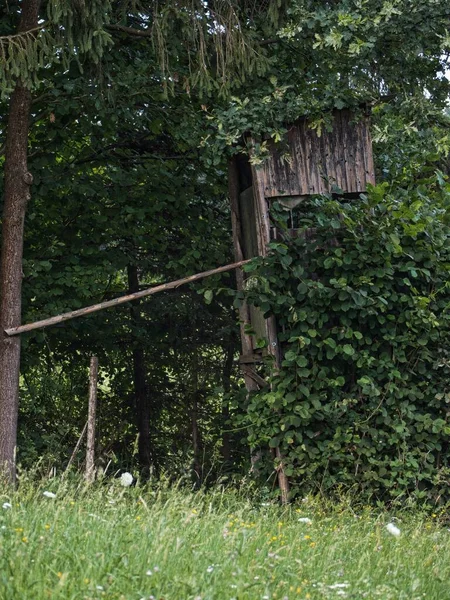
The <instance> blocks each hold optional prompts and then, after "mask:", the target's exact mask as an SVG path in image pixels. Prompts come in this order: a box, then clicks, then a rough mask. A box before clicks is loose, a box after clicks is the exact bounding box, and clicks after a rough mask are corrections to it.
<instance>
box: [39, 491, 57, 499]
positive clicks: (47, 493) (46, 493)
mask: <svg viewBox="0 0 450 600" xmlns="http://www.w3.org/2000/svg"><path fill="white" fill-rule="evenodd" d="M42 494H43V495H44V496H45V497H46V498H56V494H54V493H53V492H47V490H46V491H45V492H42Z"/></svg>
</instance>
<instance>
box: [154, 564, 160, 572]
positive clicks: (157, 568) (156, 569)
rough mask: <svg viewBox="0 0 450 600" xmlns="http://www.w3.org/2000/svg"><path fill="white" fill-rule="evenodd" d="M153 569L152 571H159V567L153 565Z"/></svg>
mask: <svg viewBox="0 0 450 600" xmlns="http://www.w3.org/2000/svg"><path fill="white" fill-rule="evenodd" d="M153 570H154V572H155V573H157V572H158V571H159V567H158V566H156V565H155V566H154V567H153Z"/></svg>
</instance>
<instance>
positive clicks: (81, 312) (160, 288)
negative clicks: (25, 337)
mask: <svg viewBox="0 0 450 600" xmlns="http://www.w3.org/2000/svg"><path fill="white" fill-rule="evenodd" d="M248 262H250V260H241V261H239V262H235V263H232V264H231V265H225V266H223V267H218V268H217V269H211V270H210V271H203V272H202V273H196V274H195V275H190V276H189V277H183V279H177V280H176V281H171V282H169V283H163V284H162V285H157V286H156V287H153V288H148V289H146V290H142V291H141V292H135V293H134V294H128V295H126V296H119V298H114V300H107V301H106V302H100V303H99V304H93V305H92V306H87V307H85V308H80V309H78V310H72V311H71V312H67V313H64V314H62V315H57V316H56V317H50V318H49V319H42V320H41V321H35V322H34V323H29V324H28V325H21V326H20V327H11V328H10V329H5V333H6V334H7V335H19V334H20V333H25V332H27V331H33V329H41V328H42V327H48V326H49V325H56V324H57V323H62V322H63V321H69V320H70V319H76V318H77V317H84V316H85V315H90V314H91V313H94V312H98V311H99V310H103V309H104V308H109V307H111V306H119V304H125V303H126V302H130V301H131V300H137V299H138V298H145V297H146V296H152V295H153V294H157V293H158V292H164V291H166V290H173V289H174V288H177V287H179V286H180V285H185V284H186V283H192V282H193V281H198V280H199V279H203V278H205V277H209V276H210V275H217V274H219V273H225V272H226V271H231V270H232V269H237V268H238V267H242V265H245V264H247V263H248Z"/></svg>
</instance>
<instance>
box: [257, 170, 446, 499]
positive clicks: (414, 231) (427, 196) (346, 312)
mask: <svg viewBox="0 0 450 600" xmlns="http://www.w3.org/2000/svg"><path fill="white" fill-rule="evenodd" d="M449 206H450V184H449V183H447V182H446V181H445V180H444V179H443V178H442V177H441V175H440V174H439V173H438V174H436V175H433V176H432V177H430V178H428V179H426V180H422V181H420V182H418V183H416V184H415V185H414V186H412V187H409V188H401V187H399V188H397V189H396V190H395V191H393V190H389V186H388V184H386V183H384V184H381V185H378V186H376V187H371V188H370V190H369V191H368V193H367V194H364V195H362V196H361V197H360V198H359V199H356V200H351V201H350V200H348V201H347V200H345V199H339V200H337V199H333V198H331V197H324V196H320V197H316V198H313V199H311V200H310V201H308V202H307V203H305V204H303V205H302V207H301V208H300V211H301V212H300V214H298V215H297V218H298V221H299V227H300V230H299V231H298V236H297V237H291V236H289V235H288V234H287V227H288V213H287V212H286V211H284V210H283V209H282V207H280V206H279V205H277V204H274V206H273V210H272V218H273V219H274V220H275V221H277V223H278V227H279V229H280V230H281V232H283V230H284V231H285V234H283V233H282V236H281V240H277V241H276V242H273V243H271V245H270V253H269V255H268V256H267V257H266V258H264V259H262V258H260V259H256V262H255V263H252V264H251V265H249V266H248V267H247V270H249V271H251V274H252V276H253V278H254V281H253V284H254V285H250V286H248V288H249V289H248V291H247V292H246V295H247V299H248V301H249V302H251V303H253V304H255V305H257V306H259V307H261V309H262V310H263V311H264V312H265V314H266V316H268V315H270V314H274V315H276V318H277V322H278V325H279V338H280V342H281V343H282V346H283V361H282V367H281V370H280V371H279V372H276V371H275V370H274V369H273V368H271V366H270V365H268V366H267V369H268V371H269V373H270V378H271V386H270V388H265V389H263V390H260V391H259V392H256V393H254V394H253V395H251V396H250V398H249V401H248V406H247V419H248V421H247V422H248V424H249V432H250V433H249V440H250V442H251V444H252V446H254V447H256V446H258V445H261V446H264V445H265V446H267V444H268V445H269V446H270V447H273V448H275V447H280V449H281V451H282V454H283V455H284V459H285V460H284V464H285V470H286V473H287V475H288V476H289V477H290V480H291V484H292V493H293V494H294V495H295V494H297V493H305V492H307V491H309V490H316V491H317V490H319V489H320V490H323V491H328V492H329V491H332V490H336V489H340V490H342V489H352V490H353V491H355V492H357V493H359V494H360V495H361V496H365V497H371V498H372V499H373V498H379V499H382V500H391V499H396V498H397V499H398V498H401V497H405V496H408V495H411V494H413V495H415V496H417V497H432V498H433V499H435V500H436V499H442V498H444V497H445V496H447V497H448V493H449V492H448V490H449V485H448V481H449V477H450V469H449V439H450V420H449V417H450V385H449V384H450V381H449V373H450V369H449V367H450V348H449V339H450V338H449V332H450V310H449V309H450V305H449V301H450V286H449V284H448V274H449V268H450V229H449V227H448V224H447V222H448V216H449V215H448V207H449Z"/></svg>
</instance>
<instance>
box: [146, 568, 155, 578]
mask: <svg viewBox="0 0 450 600" xmlns="http://www.w3.org/2000/svg"><path fill="white" fill-rule="evenodd" d="M145 574H146V575H148V576H149V577H151V576H152V575H153V571H150V569H149V570H148V571H146V572H145Z"/></svg>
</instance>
